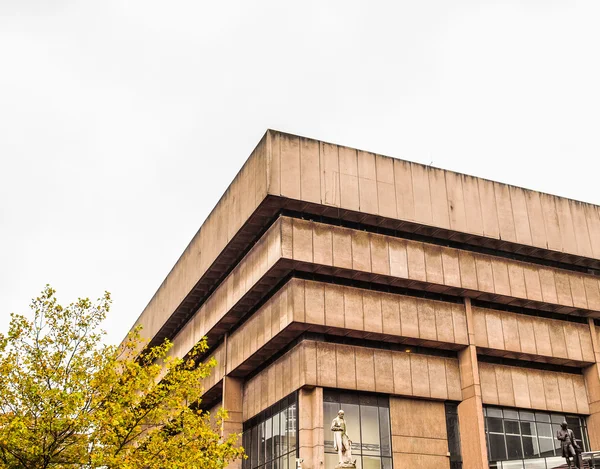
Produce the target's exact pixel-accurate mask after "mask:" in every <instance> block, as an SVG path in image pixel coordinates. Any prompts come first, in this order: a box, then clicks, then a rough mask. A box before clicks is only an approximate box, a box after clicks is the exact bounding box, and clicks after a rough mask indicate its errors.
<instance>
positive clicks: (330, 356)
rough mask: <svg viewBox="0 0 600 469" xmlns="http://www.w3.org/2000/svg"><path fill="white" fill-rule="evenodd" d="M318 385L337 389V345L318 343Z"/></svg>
mask: <svg viewBox="0 0 600 469" xmlns="http://www.w3.org/2000/svg"><path fill="white" fill-rule="evenodd" d="M316 346H317V385H318V386H323V387H330V388H335V387H337V377H336V367H334V366H332V364H333V363H336V360H337V358H336V345H335V344H329V343H327V342H317V343H316Z"/></svg>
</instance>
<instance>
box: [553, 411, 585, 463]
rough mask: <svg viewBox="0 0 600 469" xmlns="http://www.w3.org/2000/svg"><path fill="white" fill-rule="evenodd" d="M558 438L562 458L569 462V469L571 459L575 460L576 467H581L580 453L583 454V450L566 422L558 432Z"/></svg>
mask: <svg viewBox="0 0 600 469" xmlns="http://www.w3.org/2000/svg"><path fill="white" fill-rule="evenodd" d="M556 438H557V439H558V440H559V441H560V444H561V448H562V457H563V458H565V459H566V460H567V466H568V467H569V468H570V467H571V458H573V460H574V461H575V467H580V465H579V454H578V453H579V452H581V448H580V447H579V445H578V444H577V441H576V440H575V435H574V434H573V430H571V429H569V428H568V427H567V422H566V421H563V423H562V424H561V425H560V429H559V430H558V431H557V432H556Z"/></svg>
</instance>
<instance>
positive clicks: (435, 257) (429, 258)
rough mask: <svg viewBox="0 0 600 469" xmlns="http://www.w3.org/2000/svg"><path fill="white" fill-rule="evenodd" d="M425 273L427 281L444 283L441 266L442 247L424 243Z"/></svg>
mask: <svg viewBox="0 0 600 469" xmlns="http://www.w3.org/2000/svg"><path fill="white" fill-rule="evenodd" d="M423 246H424V251H425V274H426V277H427V281H428V282H429V283H437V284H438V285H443V284H444V270H443V268H442V249H441V248H440V247H439V246H435V245H432V244H424V245H423Z"/></svg>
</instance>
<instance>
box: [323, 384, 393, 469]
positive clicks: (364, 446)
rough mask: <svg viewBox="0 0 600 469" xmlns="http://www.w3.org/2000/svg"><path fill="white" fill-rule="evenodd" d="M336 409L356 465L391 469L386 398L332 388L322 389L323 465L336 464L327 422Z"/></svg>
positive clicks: (328, 467) (327, 467)
mask: <svg viewBox="0 0 600 469" xmlns="http://www.w3.org/2000/svg"><path fill="white" fill-rule="evenodd" d="M340 409H342V410H343V411H344V418H345V419H346V425H347V426H348V436H349V437H350V440H351V441H352V458H353V459H356V467H357V469H392V443H391V441H392V437H391V431H390V403H389V398H388V397H387V396H386V397H383V396H377V395H371V394H358V393H347V392H339V391H334V390H325V391H324V392H323V421H324V423H323V424H324V427H325V469H334V467H335V466H336V465H337V464H338V456H337V452H336V451H334V449H333V438H332V435H331V432H330V431H329V426H330V425H331V422H332V421H333V419H334V418H336V417H337V413H338V411H339V410H340Z"/></svg>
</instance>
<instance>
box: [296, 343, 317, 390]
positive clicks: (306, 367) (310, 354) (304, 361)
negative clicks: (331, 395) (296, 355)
mask: <svg viewBox="0 0 600 469" xmlns="http://www.w3.org/2000/svg"><path fill="white" fill-rule="evenodd" d="M301 355H302V356H301V360H300V367H301V369H302V373H303V380H304V384H307V385H316V384H317V382H318V379H317V375H318V369H317V345H316V342H305V343H304V344H302V354H301Z"/></svg>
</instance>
